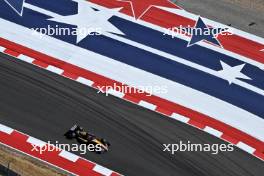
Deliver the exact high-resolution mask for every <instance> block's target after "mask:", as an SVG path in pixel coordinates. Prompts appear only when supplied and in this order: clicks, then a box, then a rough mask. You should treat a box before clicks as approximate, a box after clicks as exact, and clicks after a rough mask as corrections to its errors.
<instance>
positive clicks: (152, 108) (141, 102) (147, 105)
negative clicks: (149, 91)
mask: <svg viewBox="0 0 264 176" xmlns="http://www.w3.org/2000/svg"><path fill="white" fill-rule="evenodd" d="M138 105H139V106H143V107H145V108H147V109H150V110H153V111H154V110H155V109H156V108H157V106H156V105H154V104H151V103H149V102H146V101H143V100H141V101H140V102H139V103H138Z"/></svg>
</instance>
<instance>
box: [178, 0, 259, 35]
mask: <svg viewBox="0 0 264 176" xmlns="http://www.w3.org/2000/svg"><path fill="white" fill-rule="evenodd" d="M173 1H174V2H176V4H177V5H179V6H181V7H183V8H184V9H185V10H187V11H189V12H192V13H195V14H197V15H201V16H202V17H206V18H209V19H211V20H214V21H218V22H221V23H223V24H231V25H232V26H233V27H235V28H238V29H241V30H243V31H246V32H249V33H253V34H255V35H258V36H260V37H264V30H263V29H264V17H263V16H264V1H263V0H214V1H213V0H173Z"/></svg>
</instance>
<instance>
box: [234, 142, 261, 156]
mask: <svg viewBox="0 0 264 176" xmlns="http://www.w3.org/2000/svg"><path fill="white" fill-rule="evenodd" d="M236 146H237V147H238V148H240V149H242V150H245V151H246V152H248V153H250V154H253V153H254V152H255V150H256V149H254V148H253V147H251V146H249V145H247V144H245V143H244V142H239V143H237V145H236Z"/></svg>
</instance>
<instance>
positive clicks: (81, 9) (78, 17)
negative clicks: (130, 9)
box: [49, 1, 124, 43]
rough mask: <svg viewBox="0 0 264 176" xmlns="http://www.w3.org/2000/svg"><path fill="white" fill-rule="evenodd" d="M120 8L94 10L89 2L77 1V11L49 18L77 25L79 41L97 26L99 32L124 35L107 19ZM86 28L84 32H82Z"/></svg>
mask: <svg viewBox="0 0 264 176" xmlns="http://www.w3.org/2000/svg"><path fill="white" fill-rule="evenodd" d="M120 9H121V8H116V9H105V10H99V11H95V10H94V9H93V8H92V7H90V6H89V4H88V3H87V2H85V1H83V2H80V1H78V13H77V14H74V15H68V16H58V17H54V18H51V19H49V20H50V21H55V22H59V23H65V24H69V25H74V26H77V31H76V32H77V41H76V43H79V42H80V41H82V40H83V39H84V38H86V37H87V36H88V35H89V34H91V33H93V32H98V31H97V30H98V28H100V30H101V34H104V33H106V32H111V33H116V34H120V35H124V33H123V32H122V31H120V30H119V29H118V28H117V27H115V26H114V25H113V24H112V23H110V22H109V21H108V20H109V19H110V18H111V17H112V16H114V15H115V14H116V13H118V12H119V11H120ZM84 30H86V32H83V31H84Z"/></svg>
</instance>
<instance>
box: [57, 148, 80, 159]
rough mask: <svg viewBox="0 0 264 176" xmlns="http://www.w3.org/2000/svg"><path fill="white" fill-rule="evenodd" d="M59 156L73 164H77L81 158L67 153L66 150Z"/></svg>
mask: <svg viewBox="0 0 264 176" xmlns="http://www.w3.org/2000/svg"><path fill="white" fill-rule="evenodd" d="M59 156H61V157H63V158H65V159H67V160H70V161H72V162H76V161H77V160H78V159H79V158H80V157H79V156H77V155H75V154H73V153H70V152H67V151H65V150H62V151H61V152H60V154H59Z"/></svg>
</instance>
